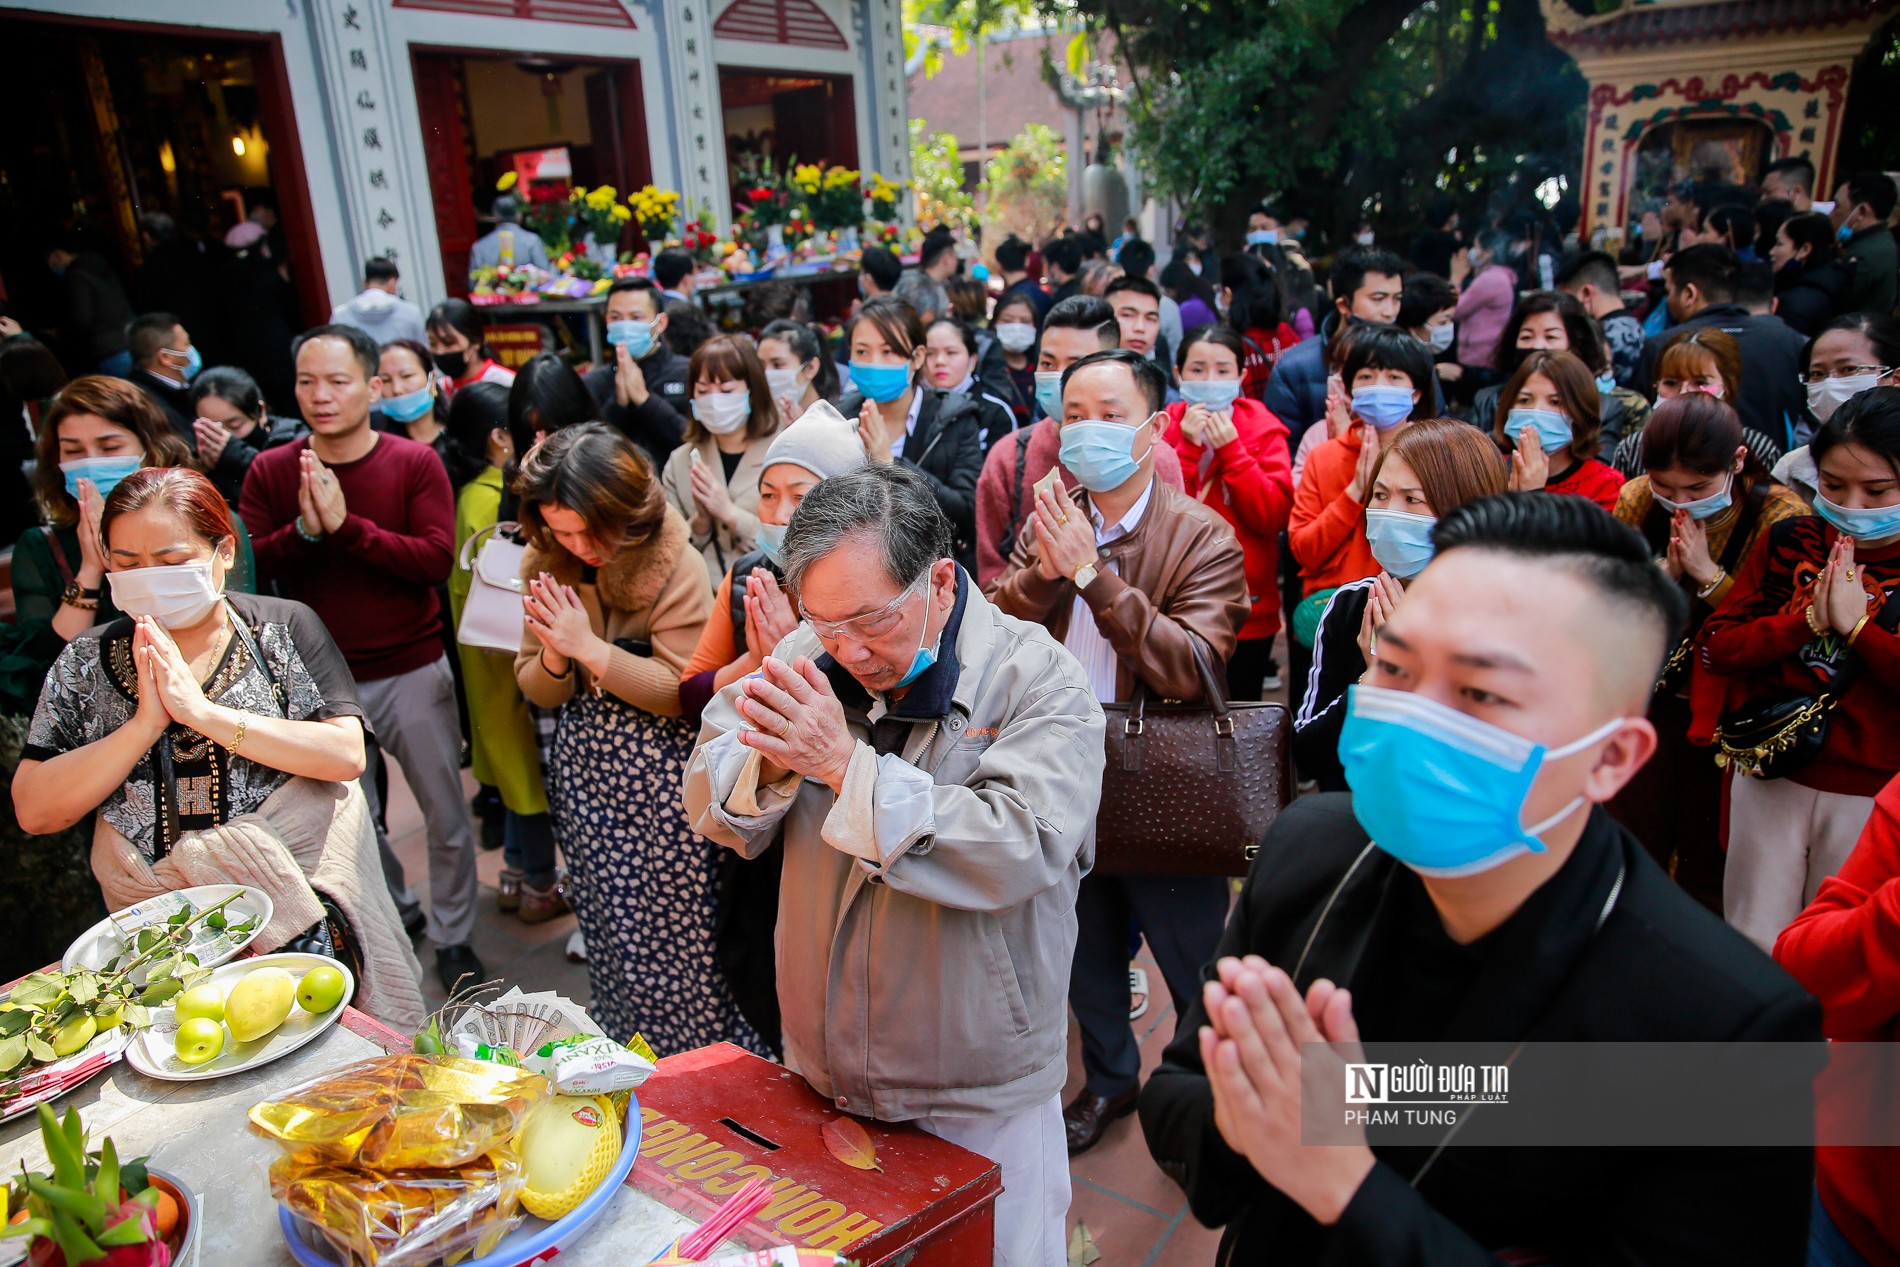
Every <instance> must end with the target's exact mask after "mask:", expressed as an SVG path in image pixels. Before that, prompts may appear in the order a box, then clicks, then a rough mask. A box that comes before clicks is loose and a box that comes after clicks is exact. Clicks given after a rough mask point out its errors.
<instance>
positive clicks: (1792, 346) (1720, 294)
mask: <svg viewBox="0 0 1900 1267" xmlns="http://www.w3.org/2000/svg"><path fill="white" fill-rule="evenodd" d="M1740 267H1741V262H1740V261H1739V260H1737V259H1736V258H1735V252H1733V251H1731V250H1729V249H1728V247H1726V246H1722V245H1719V244H1716V243H1708V242H1705V243H1703V244H1701V245H1699V246H1692V247H1689V248H1688V249H1687V250H1682V251H1677V252H1676V253H1675V254H1674V255H1672V256H1670V257H1669V262H1668V263H1667V264H1666V265H1664V267H1663V284H1664V286H1665V290H1666V295H1667V300H1668V304H1669V317H1670V319H1671V320H1672V321H1674V322H1675V323H1676V324H1675V325H1672V326H1670V327H1669V328H1668V329H1666V330H1664V331H1663V332H1662V333H1661V334H1658V335H1654V336H1652V337H1651V338H1650V340H1649V342H1648V343H1647V344H1646V345H1644V348H1643V390H1644V392H1645V394H1647V395H1650V396H1654V395H1655V382H1656V359H1657V358H1658V357H1659V356H1661V355H1662V350H1663V346H1664V345H1665V344H1667V343H1668V342H1669V340H1670V339H1672V338H1674V337H1675V336H1676V335H1677V334H1679V333H1680V332H1682V331H1684V330H1693V329H1698V328H1703V327H1708V326H1714V327H1716V328H1717V329H1720V330H1723V331H1726V332H1727V333H1728V334H1730V335H1732V336H1733V337H1734V339H1735V341H1736V342H1737V343H1739V344H1741V348H1742V367H1743V369H1742V385H1741V390H1740V398H1739V399H1737V400H1732V401H1730V402H1729V403H1730V404H1731V405H1734V406H1735V412H1736V413H1738V414H1740V415H1741V416H1742V425H1743V426H1745V427H1753V428H1754V429H1755V430H1756V431H1759V432H1761V433H1762V434H1763V435H1765V436H1768V437H1769V438H1770V439H1772V440H1774V441H1775V442H1776V443H1777V444H1780V445H1782V446H1783V447H1788V446H1790V445H1792V444H1800V443H1804V442H1805V436H1803V435H1799V434H1797V433H1798V432H1801V431H1803V430H1805V426H1806V420H1807V416H1808V415H1807V392H1806V389H1805V388H1803V387H1802V385H1801V382H1800V378H1801V349H1802V348H1803V347H1805V346H1806V345H1807V342H1808V341H1807V339H1806V337H1805V336H1803V335H1802V334H1801V333H1800V332H1799V331H1797V330H1795V329H1794V328H1793V327H1791V326H1790V325H1788V323H1787V322H1785V321H1783V320H1782V319H1781V318H1780V317H1777V316H1774V315H1773V314H1772V313H1769V314H1756V313H1750V312H1749V311H1748V309H1746V308H1744V307H1742V305H1741V304H1740V303H1739V302H1738V301H1737V297H1736V292H1735V273H1736V270H1737V269H1739V268H1740Z"/></svg>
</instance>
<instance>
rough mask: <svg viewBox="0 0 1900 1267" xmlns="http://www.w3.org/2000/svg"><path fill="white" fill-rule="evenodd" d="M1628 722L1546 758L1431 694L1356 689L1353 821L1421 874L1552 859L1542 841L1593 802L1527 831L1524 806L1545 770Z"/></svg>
mask: <svg viewBox="0 0 1900 1267" xmlns="http://www.w3.org/2000/svg"><path fill="white" fill-rule="evenodd" d="M1622 724H1623V719H1622V718H1620V717H1619V718H1617V719H1615V720H1613V721H1610V722H1607V723H1605V724H1604V725H1602V726H1599V727H1598V728H1597V729H1595V730H1593V731H1591V732H1590V733H1589V734H1587V735H1585V736H1584V737H1583V738H1581V739H1579V740H1577V741H1576V742H1575V743H1569V744H1565V745H1564V746H1563V747H1561V748H1552V749H1550V750H1548V751H1546V750H1545V748H1544V746H1543V745H1542V744H1539V743H1533V742H1532V741H1531V740H1529V739H1526V738H1524V737H1523V736H1522V735H1514V734H1512V733H1511V732H1510V731H1508V730H1502V729H1500V728H1499V727H1496V726H1493V725H1491V724H1490V723H1489V722H1483V721H1479V720H1478V719H1477V718H1475V717H1469V716H1466V715H1465V714H1464V713H1460V712H1458V711H1457V710H1455V709H1451V708H1447V707H1445V706H1444V705H1443V704H1440V703H1437V702H1435V701H1433V700H1429V699H1426V698H1425V697H1424V696H1421V695H1414V694H1412V693H1411V692H1409V691H1392V690H1386V689H1384V688H1382V687H1377V686H1353V687H1352V688H1351V689H1350V690H1348V692H1347V695H1346V722H1345V725H1344V727H1343V728H1342V729H1341V730H1340V733H1339V759H1340V762H1341V763H1342V764H1343V765H1344V767H1345V771H1346V782H1347V784H1348V785H1349V786H1350V787H1351V788H1352V790H1353V798H1352V812H1353V815H1354V817H1356V818H1358V820H1359V825H1360V826H1361V827H1364V828H1365V829H1366V832H1367V834H1368V835H1370V836H1371V837H1372V839H1373V842H1374V843H1375V844H1377V845H1378V846H1379V848H1381V849H1383V850H1384V851H1385V852H1386V853H1388V854H1391V855H1392V856H1393V857H1394V858H1397V859H1398V860H1399V861H1400V862H1402V863H1404V864H1405V865H1406V866H1408V867H1410V868H1411V869H1412V870H1414V871H1416V872H1418V873H1419V874H1420V875H1428V876H1462V875H1475V874H1476V873H1478V872H1480V871H1489V870H1490V869H1491V868H1493V867H1496V866H1499V865H1501V864H1503V863H1505V862H1509V861H1510V860H1511V859H1512V858H1515V857H1517V856H1519V855H1520V854H1526V853H1542V852H1543V851H1544V844H1543V842H1542V841H1541V840H1539V839H1538V837H1539V836H1541V835H1542V834H1543V833H1545V832H1547V831H1549V830H1550V829H1551V828H1553V827H1555V826H1556V825H1557V824H1558V823H1561V822H1562V821H1563V820H1564V819H1566V818H1569V817H1570V816H1571V815H1572V814H1574V813H1576V812H1577V811H1578V810H1579V809H1582V808H1583V806H1584V804H1585V799H1584V798H1583V797H1581V796H1579V797H1577V798H1576V799H1575V800H1573V801H1571V802H1570V804H1568V805H1566V806H1564V807H1563V808H1562V809H1561V810H1559V811H1557V813H1555V814H1553V815H1551V816H1550V817H1549V818H1546V819H1545V820H1544V821H1543V822H1541V823H1536V824H1534V825H1532V826H1529V827H1526V826H1524V817H1523V816H1524V801H1525V799H1526V798H1527V797H1528V796H1529V795H1530V790H1531V784H1532V783H1533V782H1535V781H1536V779H1537V772H1538V771H1539V770H1540V769H1542V768H1543V765H1544V763H1545V762H1546V761H1555V760H1557V759H1558V758H1561V757H1568V756H1571V755H1574V754H1575V753H1579V752H1582V751H1584V750H1585V749H1586V748H1588V747H1590V746H1591V745H1592V744H1595V743H1598V742H1601V741H1602V740H1603V739H1606V738H1608V737H1609V736H1610V735H1612V734H1614V733H1615V732H1616V730H1617V728H1618V727H1619V726H1621V725H1622Z"/></svg>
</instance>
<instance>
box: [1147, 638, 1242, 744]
mask: <svg viewBox="0 0 1900 1267" xmlns="http://www.w3.org/2000/svg"><path fill="white" fill-rule="evenodd" d="M1182 632H1183V633H1185V634H1186V635H1187V640H1188V650H1189V651H1190V652H1191V653H1192V654H1193V656H1194V669H1195V671H1196V672H1197V673H1199V674H1200V677H1201V688H1202V690H1203V691H1204V692H1205V694H1206V703H1207V710H1208V713H1209V715H1210V717H1211V718H1212V720H1213V723H1214V743H1215V746H1216V749H1217V753H1218V758H1219V764H1220V771H1221V773H1222V774H1231V773H1232V772H1233V771H1234V770H1235V769H1236V768H1237V767H1238V765H1239V763H1240V746H1239V743H1238V741H1237V740H1236V739H1235V738H1234V717H1233V711H1232V710H1231V709H1230V708H1229V707H1228V704H1227V688H1226V686H1225V685H1224V684H1223V683H1222V682H1221V680H1220V675H1219V674H1217V673H1215V672H1214V662H1213V653H1212V652H1211V651H1209V650H1208V648H1207V644H1206V643H1205V642H1203V641H1202V640H1201V636H1200V635H1199V634H1197V633H1195V632H1194V631H1193V630H1192V629H1183V630H1182ZM1134 676H1135V693H1134V696H1133V698H1131V699H1130V700H1129V701H1128V716H1127V717H1126V718H1125V719H1124V720H1123V721H1122V769H1123V770H1124V771H1126V772H1127V773H1130V774H1138V773H1140V772H1141V746H1142V743H1141V741H1142V736H1143V732H1144V731H1145V730H1146V729H1147V712H1148V697H1149V696H1150V695H1152V694H1154V692H1153V691H1151V690H1149V689H1148V683H1147V682H1146V681H1145V680H1143V678H1142V676H1141V674H1139V673H1137V674H1135V675H1134Z"/></svg>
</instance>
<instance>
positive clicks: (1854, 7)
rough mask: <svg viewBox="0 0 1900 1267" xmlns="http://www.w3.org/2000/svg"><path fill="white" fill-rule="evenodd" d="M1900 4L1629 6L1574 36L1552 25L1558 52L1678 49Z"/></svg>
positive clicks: (1769, 1)
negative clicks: (1643, 47)
mask: <svg viewBox="0 0 1900 1267" xmlns="http://www.w3.org/2000/svg"><path fill="white" fill-rule="evenodd" d="M1896 3H1900V0H1727V3H1722V4H1680V3H1679V4H1642V5H1633V6H1631V7H1630V8H1628V9H1626V10H1625V11H1624V12H1623V13H1622V14H1620V15H1619V16H1617V17H1615V18H1612V19H1610V20H1609V21H1607V22H1598V23H1593V24H1592V25H1590V26H1587V27H1585V28H1583V29H1582V30H1579V31H1566V30H1562V29H1559V28H1558V27H1555V26H1553V27H1552V28H1551V32H1550V38H1551V39H1552V40H1553V41H1554V42H1555V43H1556V44H1558V45H1559V46H1560V47H1562V48H1569V49H1578V48H1591V49H1618V48H1634V47H1638V46H1641V45H1647V44H1679V43H1690V42H1696V41H1701V40H1713V39H1733V38H1736V37H1738V36H1749V35H1772V34H1775V33H1777V32H1781V31H1798V30H1811V29H1814V28H1820V27H1830V26H1843V25H1846V24H1848V23H1851V22H1859V21H1863V20H1865V19H1866V18H1867V17H1868V16H1870V15H1871V14H1874V13H1877V12H1880V11H1883V10H1887V9H1891V8H1893V7H1894V5H1895V4H1896Z"/></svg>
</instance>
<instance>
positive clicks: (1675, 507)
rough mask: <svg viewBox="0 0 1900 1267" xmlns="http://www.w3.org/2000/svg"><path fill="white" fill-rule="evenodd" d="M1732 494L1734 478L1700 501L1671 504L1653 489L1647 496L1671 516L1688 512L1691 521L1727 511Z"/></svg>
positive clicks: (1732, 498)
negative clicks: (1683, 511)
mask: <svg viewBox="0 0 1900 1267" xmlns="http://www.w3.org/2000/svg"><path fill="white" fill-rule="evenodd" d="M1734 492H1735V477H1734V476H1730V477H1729V481H1728V483H1726V484H1724V485H1722V491H1721V492H1719V493H1716V494H1714V495H1712V496H1709V497H1704V498H1702V499H1701V500H1700V501H1693V502H1672V501H1670V500H1669V499H1668V498H1667V497H1664V496H1663V495H1662V494H1661V493H1658V492H1656V491H1655V489H1654V488H1653V487H1652V488H1651V490H1650V494H1649V495H1650V496H1651V497H1653V498H1655V499H1656V504H1657V505H1658V506H1661V507H1662V508H1663V509H1664V510H1666V511H1668V512H1669V513H1670V514H1672V515H1673V514H1675V513H1676V512H1677V511H1679V510H1686V511H1688V512H1689V518H1691V519H1707V518H1709V517H1710V516H1711V515H1719V514H1721V513H1722V512H1723V511H1725V510H1727V509H1728V508H1729V505H1730V504H1731V503H1732V502H1733V500H1734Z"/></svg>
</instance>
